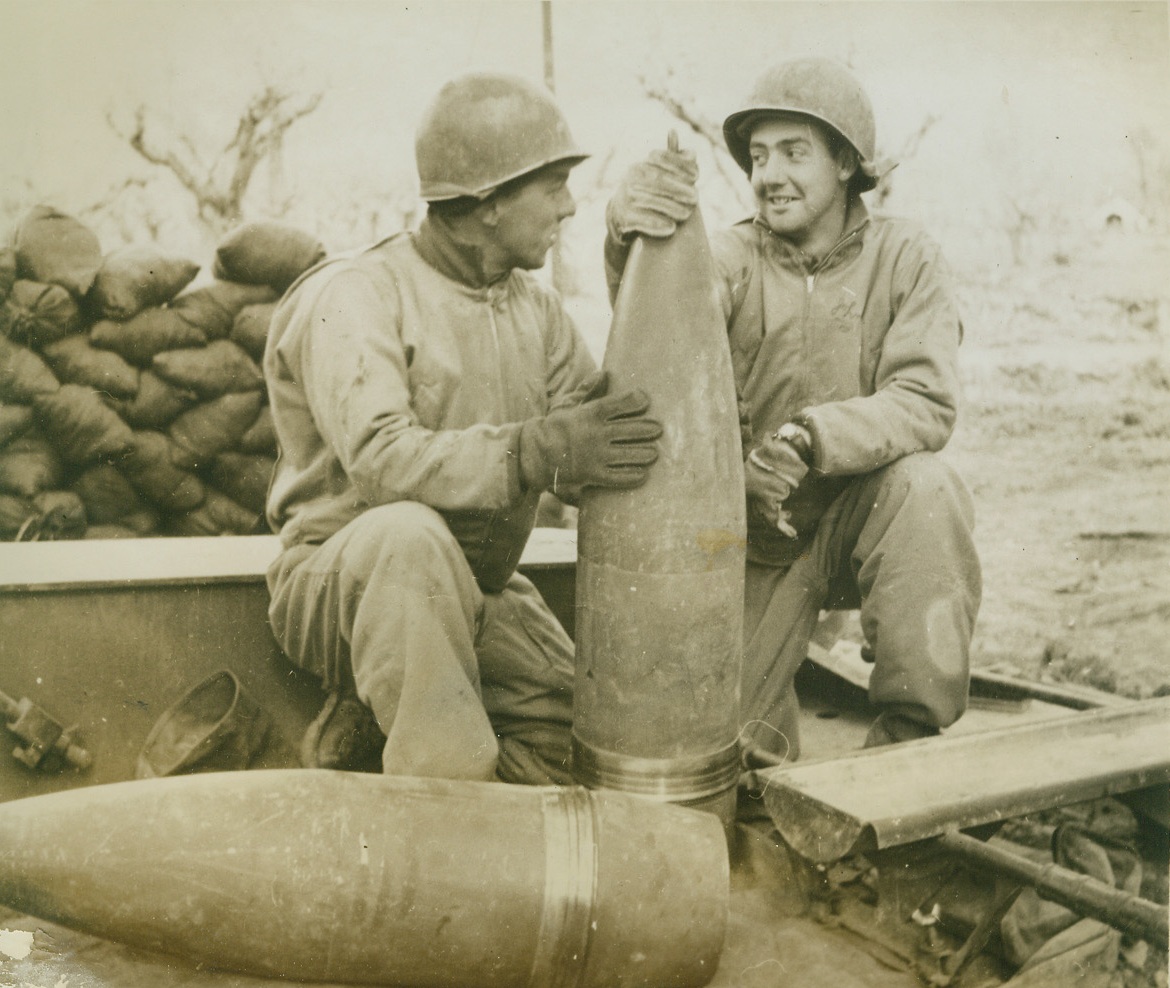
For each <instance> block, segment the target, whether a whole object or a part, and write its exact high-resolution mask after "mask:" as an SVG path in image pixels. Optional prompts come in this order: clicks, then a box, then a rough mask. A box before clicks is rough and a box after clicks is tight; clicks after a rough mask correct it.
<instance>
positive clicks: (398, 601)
mask: <svg viewBox="0 0 1170 988" xmlns="http://www.w3.org/2000/svg"><path fill="white" fill-rule="evenodd" d="M268 585H269V591H270V600H271V604H270V607H269V618H270V621H271V624H272V629H273V633H274V635H275V637H276V640H277V641H278V642H279V644H280V646H281V647H282V648H283V649H284V651H285V653H286V655H287V656H288V657H289V659H290V660H291V661H292V662H294V663H295V664H296V665H299V666H301V667H302V668H304V669H307V670H309V671H310V672H312V673H314V674H316V675H317V676H319V677H320V678H321V680H322V682H323V684H324V685H325V687H326V688H328V689H333V688H338V687H345V686H347V685H349V686H351V687H352V688H354V689H355V690H356V693H357V696H358V698H359V699H360V700H361V701H362V702H364V703H365V704H366V705H367V706H368V707H369V708H370V709H371V710H372V711H373V713H374V716H375V717H376V718H377V721H378V724H379V726H380V727H381V728H382V730H383V732H384V733H385V734H386V744H385V748H384V750H383V753H382V764H383V770H384V771H385V772H386V773H388V774H394V775H415V776H426V777H435V778H449V779H480V780H490V779H493V778H498V779H501V780H503V781H507V782H521V783H529V784H566V783H568V782H570V781H571V774H570V770H569V752H570V741H569V739H570V731H571V719H572V689H573V644H572V641H571V640H570V639H569V637H568V635H567V634H566V633H565V631H564V629H563V628H562V627H561V625H560V624H559V622H558V621H557V619H556V618H555V617H554V616H553V614H552V612H551V611H550V610H549V608H548V606H547V605H546V604H545V602H544V600H543V599H542V598H541V596H540V594H539V592H538V591H537V590H536V588H535V587H534V586H533V585H532V583H531V582H530V581H529V580H528V579H527V578H525V577H524V576H521V575H520V574H513V576H512V577H511V579H510V581H509V582H508V584H507V586H506V587H505V588H504V589H503V591H502V592H500V593H492V594H488V593H484V592H483V591H481V590H480V588H479V586H478V584H477V583H476V581H475V578H474V576H473V575H472V573H471V568H470V567H469V566H468V564H467V560H466V558H465V557H464V555H463V551H462V550H461V549H460V548H459V544H458V542H456V540H455V538H454V536H452V534H451V532H450V530H449V529H448V528H447V525H446V523H445V522H444V521H443V519H442V517H441V516H440V515H439V514H438V513H437V512H436V511H434V510H432V509H431V508H428V507H426V506H424V505H422V504H418V503H415V502H408V501H407V502H399V503H395V504H389V505H381V506H379V507H375V508H371V509H370V510H368V511H366V512H364V513H363V514H362V515H360V516H359V517H358V518H356V519H354V520H353V521H352V522H350V523H349V524H348V525H346V526H345V527H344V528H343V529H341V530H340V531H338V532H336V533H335V534H334V535H332V536H330V538H328V539H327V540H326V541H325V542H324V543H322V544H320V545H298V546H293V547H290V548H289V549H287V550H286V551H285V552H284V553H282V554H281V556H280V557H279V558H278V559H277V560H276V561H275V562H274V563H273V565H272V567H271V568H270V570H269V573H268Z"/></svg>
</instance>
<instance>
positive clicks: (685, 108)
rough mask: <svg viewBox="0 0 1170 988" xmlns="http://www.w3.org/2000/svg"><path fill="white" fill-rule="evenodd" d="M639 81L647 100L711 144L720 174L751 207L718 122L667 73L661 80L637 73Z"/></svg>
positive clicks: (737, 166) (739, 173) (726, 183)
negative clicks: (681, 91)
mask: <svg viewBox="0 0 1170 988" xmlns="http://www.w3.org/2000/svg"><path fill="white" fill-rule="evenodd" d="M638 81H639V83H641V85H642V91H643V92H644V93H645V94H646V95H647V96H648V97H650V99H652V100H654V101H655V102H656V103H660V104H661V105H662V106H663V107H665V108H666V110H667V111H668V112H669V113H670V115H671V116H672V117H674V118H675V119H676V120H678V121H679V122H680V123H682V124H684V125H685V126H686V127H687V128H688V129H689V130H691V131H692V132H693V133H695V134H696V135H698V136H699V137H700V138H701V139H702V140H703V141H704V142H705V143H706V144H707V146H708V147H710V149H711V152H712V158H713V160H714V162H715V168H716V170H717V171H718V173H719V177H720V178H721V179H722V180H723V182H724V184H725V185H726V186H727V188H728V189H729V190H730V192H731V193H732V195H734V196H735V198H736V199H737V200H738V201H739V202H741V203H743V204H744V205H745V206H750V203H749V200H748V199H747V198H745V196H746V193H745V191H744V184H743V173H742V172H741V171H740V168H739V165H738V164H736V162H735V160H734V159H733V158H732V157H731V154H730V153H729V152H728V150H727V147H726V146H725V145H724V143H723V129H722V127H721V126H720V124H719V123H717V122H716V121H715V120H713V119H711V118H710V117H709V116H707V114H706V113H704V112H703V110H702V109H701V108H700V107H698V106H697V105H696V104H695V102H694V100H693V99H691V98H690V97H688V96H683V95H680V94H679V93H677V92H676V91H675V90H674V88H673V85H672V83H673V79H672V77H671V76H670V74H669V73H668V75H667V78H666V79H665V80H664V81H662V82H652V81H650V80H649V79H647V78H646V76H639V77H638Z"/></svg>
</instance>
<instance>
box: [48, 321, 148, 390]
mask: <svg viewBox="0 0 1170 988" xmlns="http://www.w3.org/2000/svg"><path fill="white" fill-rule="evenodd" d="M41 353H42V354H43V356H44V358H45V360H46V361H47V362H48V364H49V366H50V367H52V368H53V373H54V374H56V375H57V379H58V380H60V381H61V382H62V383H63V384H87V385H89V386H90V387H91V388H94V389H95V390H97V391H100V392H102V393H103V394H107V395H109V396H110V397H111V398H122V399H128V398H133V397H134V395H135V394H137V393H138V375H139V371H138V368H137V367H134V366H133V365H132V364H130V363H128V362H127V361H126V360H125V359H124V358H123V357H120V356H118V354H116V353H114V351H113V350H99V349H98V348H97V347H95V346H94V345H93V344H91V343H90V342H89V339H88V338H87V337H85V336H66V337H65V339H63V340H58V341H57V342H56V343H50V344H49V345H48V346H47V347H45V348H44V349H43V350H42V351H41Z"/></svg>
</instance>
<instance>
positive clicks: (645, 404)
mask: <svg viewBox="0 0 1170 988" xmlns="http://www.w3.org/2000/svg"><path fill="white" fill-rule="evenodd" d="M578 390H579V391H581V392H582V396H581V403H580V404H579V405H576V406H572V407H559V408H554V409H553V410H551V411H550V412H549V413H548V414H547V415H546V416H544V418H539V419H529V420H528V421H527V422H525V423H524V424H523V425H522V426H521V427H520V444H519V445H520V477H521V479H522V481H523V483H524V486H525V487H526V488H527V489H529V490H533V489H537V490H551V491H552V492H553V493H554V494H556V493H557V491H558V489H567V490H573V489H576V488H581V487H589V486H593V487H615V488H619V489H629V488H633V487H639V486H641V485H642V484H644V483H645V482H646V477H647V476H648V474H649V470H650V467H651V466H652V465H653V464H654V462H655V461H656V460H657V459H658V449H657V447H656V445H655V440H657V439H658V437H659V436H661V435H662V425H661V423H659V422H658V421H657V420H656V419H652V418H650V417H649V416H647V415H646V411H647V409H649V407H650V396H649V395H647V394H646V392H645V391H642V390H640V389H639V390H634V391H627V392H625V393H623V394H619V395H610V394H608V393H607V392H608V391H609V376H608V375H607V374H606V373H605V371H600V372H598V373H597V374H596V375H595V377H593V378H591V379H590V380H589V381H587V382H586V384H585V385H583V386H582V388H581V389H578Z"/></svg>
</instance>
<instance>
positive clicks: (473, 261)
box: [412, 213, 511, 289]
mask: <svg viewBox="0 0 1170 988" xmlns="http://www.w3.org/2000/svg"><path fill="white" fill-rule="evenodd" d="M412 236H413V239H414V247H415V250H417V251H418V252H419V255H420V256H421V257H422V259H423V260H424V261H426V262H427V264H429V265H430V266H431V267H432V268H434V269H435V270H436V271H438V272H439V273H440V274H442V275H445V276H446V277H448V278H450V279H451V280H452V281H457V282H459V284H461V285H466V286H467V287H468V288H475V289H483V288H489V287H491V285H492V284H499V283H500V282H502V281H504V280H505V279H506V278H507V277H508V274H510V273H511V272H507V273H505V274H503V275H501V276H500V277H498V278H496V279H495V280H494V281H492V282H489V281H488V279H487V276H486V275H485V274H484V269H483V250H482V249H481V248H479V247H477V246H475V245H474V244H469V243H467V242H465V241H462V240H460V239H459V238H458V237H457V236H456V234H455V231H454V230H452V229H451V227H450V226H449V225H448V224H446V223H444V222H443V221H442V220H441V219H440V218H439V217H437V216H435V215H434V214H433V213H428V214H427V215H426V216H425V217H424V218H423V221H422V223H421V224H420V225H419V228H418V230H417V231H415V233H414V234H413V235H412Z"/></svg>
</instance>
